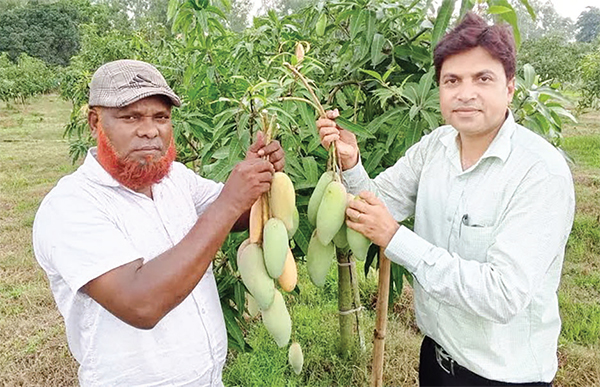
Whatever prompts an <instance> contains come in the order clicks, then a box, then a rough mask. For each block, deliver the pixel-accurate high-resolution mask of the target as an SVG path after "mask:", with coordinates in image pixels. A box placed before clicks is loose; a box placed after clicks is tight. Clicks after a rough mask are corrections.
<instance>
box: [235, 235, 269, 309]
mask: <svg viewBox="0 0 600 387" xmlns="http://www.w3.org/2000/svg"><path fill="white" fill-rule="evenodd" d="M237 265H238V270H239V271H240V275H241V276H242V282H244V285H246V288H247V289H248V291H249V292H250V294H251V295H252V296H253V297H254V299H256V303H257V304H258V307H259V308H260V309H261V310H265V309H268V308H269V307H270V306H271V304H272V303H273V298H274V296H275V291H276V290H275V283H274V282H273V280H272V279H271V277H269V274H268V273H267V269H266V268H265V261H264V259H263V252H262V249H261V248H260V246H258V245H256V244H254V243H250V244H248V245H247V246H246V247H245V248H244V249H242V250H241V251H240V254H239V256H238V260H237Z"/></svg>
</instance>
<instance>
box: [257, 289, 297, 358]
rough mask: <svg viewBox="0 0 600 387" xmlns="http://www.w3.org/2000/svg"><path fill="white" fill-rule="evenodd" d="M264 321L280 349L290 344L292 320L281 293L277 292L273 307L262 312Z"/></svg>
mask: <svg viewBox="0 0 600 387" xmlns="http://www.w3.org/2000/svg"><path fill="white" fill-rule="evenodd" d="M262 320H263V323H264V324H265V327H266V328H267V331H269V333H270V334H271V336H273V338H274V339H275V342H276V343H277V346H279V348H281V347H284V346H286V345H287V343H289V341H290V336H291V335H292V319H291V318H290V314H289V312H288V310H287V307H286V306H285V301H284V299H283V296H282V295H281V293H280V292H279V291H277V290H276V291H275V297H274V299H273V304H271V307H270V308H269V309H266V310H263V311H262Z"/></svg>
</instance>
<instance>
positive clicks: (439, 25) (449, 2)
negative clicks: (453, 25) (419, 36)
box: [431, 0, 456, 47]
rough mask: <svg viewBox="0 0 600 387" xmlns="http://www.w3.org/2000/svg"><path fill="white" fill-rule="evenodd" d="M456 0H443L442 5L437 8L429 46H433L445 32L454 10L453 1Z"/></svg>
mask: <svg viewBox="0 0 600 387" xmlns="http://www.w3.org/2000/svg"><path fill="white" fill-rule="evenodd" d="M455 1H456V0H444V1H442V6H441V7H440V9H439V10H438V14H437V17H436V19H435V24H434V26H433V31H432V32H431V47H435V46H436V45H437V44H438V42H439V41H440V39H441V38H442V36H444V34H445V33H446V28H448V24H450V18H451V17H452V12H454V2H455Z"/></svg>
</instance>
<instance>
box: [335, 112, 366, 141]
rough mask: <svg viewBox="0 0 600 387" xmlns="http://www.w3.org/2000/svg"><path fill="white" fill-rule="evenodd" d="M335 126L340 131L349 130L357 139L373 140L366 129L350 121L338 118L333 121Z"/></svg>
mask: <svg viewBox="0 0 600 387" xmlns="http://www.w3.org/2000/svg"><path fill="white" fill-rule="evenodd" d="M335 122H336V124H338V126H339V127H340V128H342V129H345V130H349V131H350V132H352V133H354V134H356V135H357V136H358V137H364V138H375V136H373V135H372V134H371V133H370V132H369V131H368V130H367V129H365V128H363V127H362V126H360V125H358V124H355V123H353V122H352V121H350V120H348V119H346V118H344V117H338V118H336V119H335Z"/></svg>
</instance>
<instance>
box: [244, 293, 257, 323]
mask: <svg viewBox="0 0 600 387" xmlns="http://www.w3.org/2000/svg"><path fill="white" fill-rule="evenodd" d="M246 300H248V314H249V315H250V317H252V318H254V317H256V316H258V313H259V312H260V308H259V307H258V303H257V302H256V299H255V298H254V297H252V294H250V293H246Z"/></svg>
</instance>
